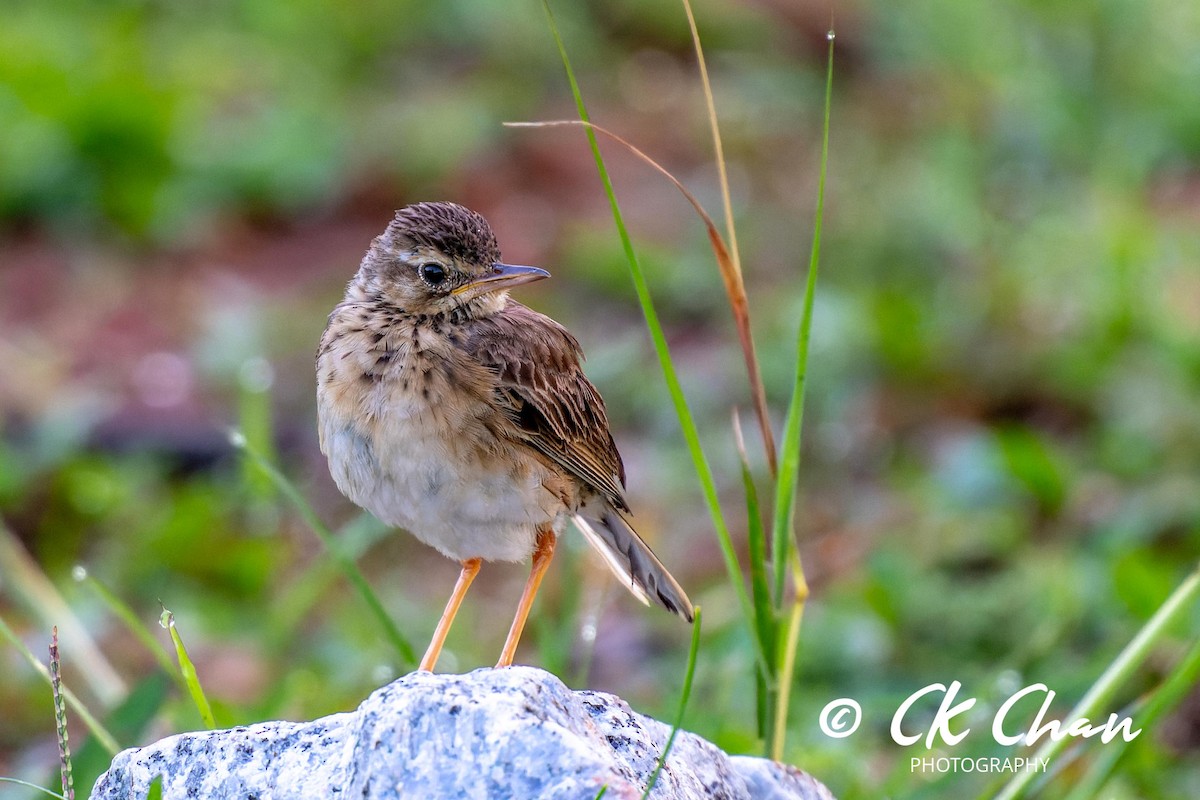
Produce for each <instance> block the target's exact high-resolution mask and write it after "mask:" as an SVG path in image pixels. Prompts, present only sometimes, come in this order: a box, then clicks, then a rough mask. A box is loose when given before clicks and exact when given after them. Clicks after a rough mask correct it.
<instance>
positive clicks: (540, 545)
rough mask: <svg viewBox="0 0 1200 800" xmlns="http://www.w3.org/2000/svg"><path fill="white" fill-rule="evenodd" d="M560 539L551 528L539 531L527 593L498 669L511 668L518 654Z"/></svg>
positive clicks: (518, 610) (505, 644) (523, 598)
mask: <svg viewBox="0 0 1200 800" xmlns="http://www.w3.org/2000/svg"><path fill="white" fill-rule="evenodd" d="M557 541H558V537H557V536H555V535H554V531H553V530H551V529H549V528H543V529H541V530H539V531H538V537H537V547H536V548H535V549H534V551H533V567H532V568H530V570H529V580H528V581H526V582H525V591H524V592H523V593H522V594H521V602H520V604H519V605H518V606H517V615H516V616H515V617H513V623H512V627H511V628H509V629H508V638H507V639H506V640H505V641H504V649H503V650H502V651H500V660H499V661H498V662H496V666H497V667H511V666H512V663H513V656H515V655H516V654H517V642H519V641H520V640H521V631H523V630H524V629H525V620H526V619H527V618H528V617H529V609H530V608H532V607H533V598H534V596H535V595H536V594H537V591H538V587H539V586H541V585H542V578H543V577H544V576H545V575H546V570H547V569H548V568H549V567H550V559H552V558H554V545H555V543H556V542H557Z"/></svg>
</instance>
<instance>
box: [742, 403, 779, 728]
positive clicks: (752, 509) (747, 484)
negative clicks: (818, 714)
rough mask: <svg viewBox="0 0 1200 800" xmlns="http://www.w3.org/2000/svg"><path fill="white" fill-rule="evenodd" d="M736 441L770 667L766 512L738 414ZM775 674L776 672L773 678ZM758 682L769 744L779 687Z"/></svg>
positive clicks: (757, 612) (755, 595)
mask: <svg viewBox="0 0 1200 800" xmlns="http://www.w3.org/2000/svg"><path fill="white" fill-rule="evenodd" d="M733 439H734V443H735V444H736V445H737V451H738V458H739V459H740V461H741V466H742V487H743V490H744V492H745V495H746V531H747V535H746V538H747V546H748V550H749V562H750V596H751V598H752V599H753V601H754V621H755V633H756V635H757V636H758V640H759V642H760V646H761V647H762V649H763V650H764V652H765V653H766V657H767V661H768V663H769V664H771V665H774V664H775V641H776V632H775V631H776V627H777V625H778V617H777V615H776V612H775V606H774V605H773V604H772V602H771V588H770V585H769V584H768V580H767V532H766V528H765V527H764V526H763V521H762V511H761V507H760V505H759V502H758V487H756V486H755V484H754V475H753V474H752V473H751V471H750V461H749V459H748V457H747V455H746V441H745V439H744V438H743V436H742V425H741V422H740V421H739V420H738V414H737V411H736V410H735V411H734V412H733ZM773 676H774V673H773V672H772V677H773ZM756 678H757V680H756V681H755V707H756V712H757V713H756V716H757V718H758V719H757V722H758V735H759V737H760V738H762V739H766V740H768V742H767V744H768V749H769V748H770V741H769V737H770V735H771V731H773V730H774V725H773V723H772V719H771V714H772V711H773V710H774V708H775V695H776V692H777V691H778V684H777V683H776V682H775V681H774V680H768V678H767V677H765V676H763V675H761V674H759V675H757V676H756Z"/></svg>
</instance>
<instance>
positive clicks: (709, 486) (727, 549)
mask: <svg viewBox="0 0 1200 800" xmlns="http://www.w3.org/2000/svg"><path fill="white" fill-rule="evenodd" d="M542 8H544V9H545V11H546V18H547V20H548V21H549V24H550V31H551V33H552V34H553V35H554V41H555V44H556V45H557V46H558V53H559V56H560V57H561V58H562V62H563V67H564V68H565V69H566V72H567V80H568V81H569V82H570V85H571V94H572V95H573V96H574V98H575V106H576V109H577V110H578V112H579V118H580V119H581V120H582V121H583V122H585V123H586V122H590V121H591V120H590V119H589V117H588V113H587V106H586V105H584V102H583V94H582V93H581V92H580V89H579V83H578V82H577V81H576V80H575V71H574V70H573V69H572V68H571V61H570V58H568V56H567V49H566V45H564V44H563V40H562V35H561V34H560V33H559V30H558V24H557V23H556V22H555V20H554V13H553V12H552V11H551V10H550V4H549V2H547V0H542ZM584 131H585V132H586V134H587V137H588V143H589V145H590V146H591V149H592V155H593V157H594V158H595V160H596V169H597V171H598V172H599V173H600V180H601V182H602V183H603V184H604V193H605V194H606V195H607V197H608V202H609V206H610V208H611V210H612V215H613V221H614V222H615V223H616V226H617V233H618V235H619V236H620V238H621V246H622V247H623V248H624V251H625V258H626V260H627V261H628V262H629V274H630V277H631V278H632V279H633V288H634V291H635V293H636V294H637V298H638V303H639V304H640V305H641V307H642V315H643V316H644V317H645V319H646V327H647V328H648V329H649V331H650V339H651V341H652V342H653V344H654V352H655V354H656V355H657V356H658V363H659V366H660V367H661V368H662V373H663V378H664V380H665V381H666V384H667V390H668V392H669V393H670V395H671V403H672V405H673V406H674V407H675V414H676V416H677V417H678V418H679V423H680V427H681V428H682V429H683V437H684V441H685V442H686V443H687V449H688V453H689V454H690V455H691V458H692V464H693V466H694V468H695V470H696V475H697V477H698V478H699V480H700V485H701V488H702V491H703V494H704V501H705V504H706V505H707V506H708V512H709V516H710V517H711V518H712V522H713V527H714V528H716V531H717V539H718V542H719V543H720V546H721V555H722V558H723V559H724V561H725V569H726V571H727V572H728V573H729V580H730V583H731V584H732V585H733V587H734V590H735V591H736V592H737V596H738V603H739V604H740V607H741V610H742V616H743V618H744V619H745V622H746V627H747V629H748V630H749V631H751V632H753V631H754V629H755V621H754V609H753V606H752V605H751V603H750V595H749V594H748V593H747V592H746V586H745V583H744V580H743V578H742V568H741V564H740V563H739V562H738V557H737V550H736V549H735V548H734V546H733V539H732V537H731V536H730V534H729V528H728V527H727V526H726V525H725V517H724V514H723V513H722V511H721V502H720V499H719V498H718V496H717V486H716V481H715V479H714V478H713V474H712V469H711V468H710V467H709V465H708V459H707V458H706V457H705V455H704V449H703V448H702V447H701V445H700V432H699V429H698V428H697V427H696V421H695V419H694V418H693V417H692V412H691V410H690V408H689V407H688V403H687V398H686V397H684V394H683V387H682V386H681V385H680V383H679V376H678V374H677V373H676V371H675V364H674V362H673V361H672V360H671V351H670V348H669V347H668V346H667V338H666V336H665V334H663V330H662V325H661V324H660V323H659V320H658V312H657V311H655V308H654V301H653V300H652V299H651V297H650V289H649V287H648V286H647V284H646V276H645V275H644V274H643V272H642V267H641V264H640V263H639V262H638V259H637V254H636V253H635V252H634V249H633V240H632V239H631V238H630V236H629V231H628V229H627V228H626V227H625V220H624V218H623V217H622V215H621V208H620V205H619V204H618V203H617V196H616V192H615V191H614V190H613V185H612V180H611V179H610V178H609V175H608V169H607V168H606V167H605V165H604V157H603V156H602V155H601V154H600V145H599V143H598V142H597V141H596V133H595V131H593V130H592V129H591V128H590V127H588V126H586V125H585V126H584ZM750 639H751V641H752V642H753V643H754V647H755V651H756V655H757V657H758V662H759V668H760V670H762V671H763V673H764V674H766V673H767V672H768V669H769V662H768V660H767V658H766V653H765V652H764V651H763V649H762V647H761V645H760V644H759V642H758V638H757V637H755V636H753V635H751V637H750Z"/></svg>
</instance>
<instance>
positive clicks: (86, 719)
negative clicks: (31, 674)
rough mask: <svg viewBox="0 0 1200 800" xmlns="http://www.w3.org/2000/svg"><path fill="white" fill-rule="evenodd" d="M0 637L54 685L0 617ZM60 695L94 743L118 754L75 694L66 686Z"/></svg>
mask: <svg viewBox="0 0 1200 800" xmlns="http://www.w3.org/2000/svg"><path fill="white" fill-rule="evenodd" d="M0 636H3V637H4V638H5V639H7V640H8V641H9V644H11V645H12V646H13V647H15V648H17V651H18V652H20V653H21V655H23V656H25V660H26V661H28V662H29V664H30V666H32V667H33V668H34V670H36V671H37V673H38V674H39V675H41V676H42V677H43V678H44V679H45V680H46V683H47V685H49V686H53V685H54V683H53V679H52V678H51V676H50V670H48V669H46V665H45V664H43V663H42V662H41V661H39V660H38V658H37V656H35V655H34V654H33V653H32V652H30V650H29V648H28V647H26V646H25V643H24V642H22V641H21V639H20V638H19V637H18V636H17V634H16V632H15V631H13V629H12V628H10V627H8V623H7V622H5V621H4V618H3V617H0ZM62 694H63V698H64V699H65V700H66V701H67V705H69V706H70V707H71V710H72V711H74V712H75V713H76V714H78V715H79V719H81V720H82V721H83V724H84V725H85V726H86V727H87V729H88V730H89V731H91V732H92V736H95V737H96V741H97V742H99V743H100V744H101V746H102V747H104V749H105V750H107V751H108V753H109V755H112V756H115V755H116V754H117V753H118V752H120V750H121V746H120V745H119V744H117V740H116V739H114V738H113V735H112V734H111V733H109V732H108V731H107V730H105V729H104V726H103V725H101V724H100V721H99V720H98V719H96V717H95V716H94V715H93V714H92V712H91V711H89V710H88V708H87V706H85V705H84V704H83V703H82V702H80V700H79V698H78V697H76V696H75V693H74V692H72V691H71V690H70V689H68V688H67V687H66V686H63V687H62Z"/></svg>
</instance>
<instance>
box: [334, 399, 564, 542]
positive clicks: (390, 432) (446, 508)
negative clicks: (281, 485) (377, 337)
mask: <svg viewBox="0 0 1200 800" xmlns="http://www.w3.org/2000/svg"><path fill="white" fill-rule="evenodd" d="M380 411H381V413H380V414H379V417H378V419H379V420H380V421H379V422H377V423H376V424H375V425H374V426H373V429H372V430H371V431H370V432H369V433H368V432H364V431H363V430H362V429H361V428H360V427H359V426H358V425H355V424H352V423H351V422H349V420H348V419H347V417H346V416H345V415H343V414H341V413H340V412H339V411H338V410H337V409H334V408H332V407H328V406H327V405H326V404H324V403H321V404H319V410H318V413H319V416H320V425H321V432H322V450H323V452H324V453H325V455H326V456H327V457H328V459H329V470H330V473H331V474H332V475H333V479H334V482H335V483H337V486H338V488H339V489H341V491H342V493H343V494H345V495H346V496H347V497H348V498H350V499H351V500H352V501H354V502H355V503H356V504H358V505H359V506H362V507H363V508H365V509H367V510H368V511H370V512H371V513H372V514H374V515H375V516H376V517H378V518H379V519H380V520H381V521H382V522H384V523H386V524H388V525H395V526H397V527H401V528H404V529H406V530H407V531H409V532H410V533H411V534H412V535H413V536H415V537H417V538H418V539H419V540H421V541H422V542H424V543H425V544H428V545H430V546H432V547H435V548H437V549H438V550H439V551H441V552H442V553H443V554H444V555H446V556H448V557H450V558H453V559H455V560H457V561H464V560H466V559H469V558H482V559H484V560H485V561H521V560H524V559H526V558H528V557H529V555H530V554H531V553H532V552H533V549H534V544H535V541H536V538H537V530H538V528H539V527H544V526H552V527H553V528H554V529H555V530H556V532H557V531H558V530H559V529H560V528H561V527H562V524H563V519H564V517H563V512H564V511H565V507H564V505H563V502H562V501H561V500H560V499H559V498H558V497H556V496H555V495H554V494H552V493H551V492H550V491H549V490H547V489H546V488H545V487H544V481H545V480H546V479H547V478H548V477H550V476H549V471H548V470H547V469H546V468H545V467H544V466H543V465H542V464H541V463H540V462H538V461H537V460H536V459H534V458H533V457H531V456H529V455H527V454H525V453H524V452H522V451H519V450H516V449H514V448H512V447H511V446H507V447H506V446H504V445H502V444H500V443H498V442H496V441H495V440H493V439H490V438H489V437H488V434H486V433H479V434H477V435H476V437H475V439H473V440H469V441H468V440H467V437H465V436H463V435H461V430H455V426H454V425H453V424H451V425H447V424H445V421H444V420H443V421H441V422H440V424H439V423H438V422H434V421H433V420H431V418H430V412H429V410H428V407H427V406H421V407H420V408H418V407H414V406H407V407H404V406H403V405H402V404H397V403H395V402H391V403H387V405H386V408H383V409H380ZM422 413H423V414H424V415H425V416H424V418H422ZM476 427H478V426H476ZM442 430H454V431H455V432H454V435H445V434H442V433H439V431H442ZM480 436H482V437H484V438H483V439H481V438H480Z"/></svg>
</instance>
